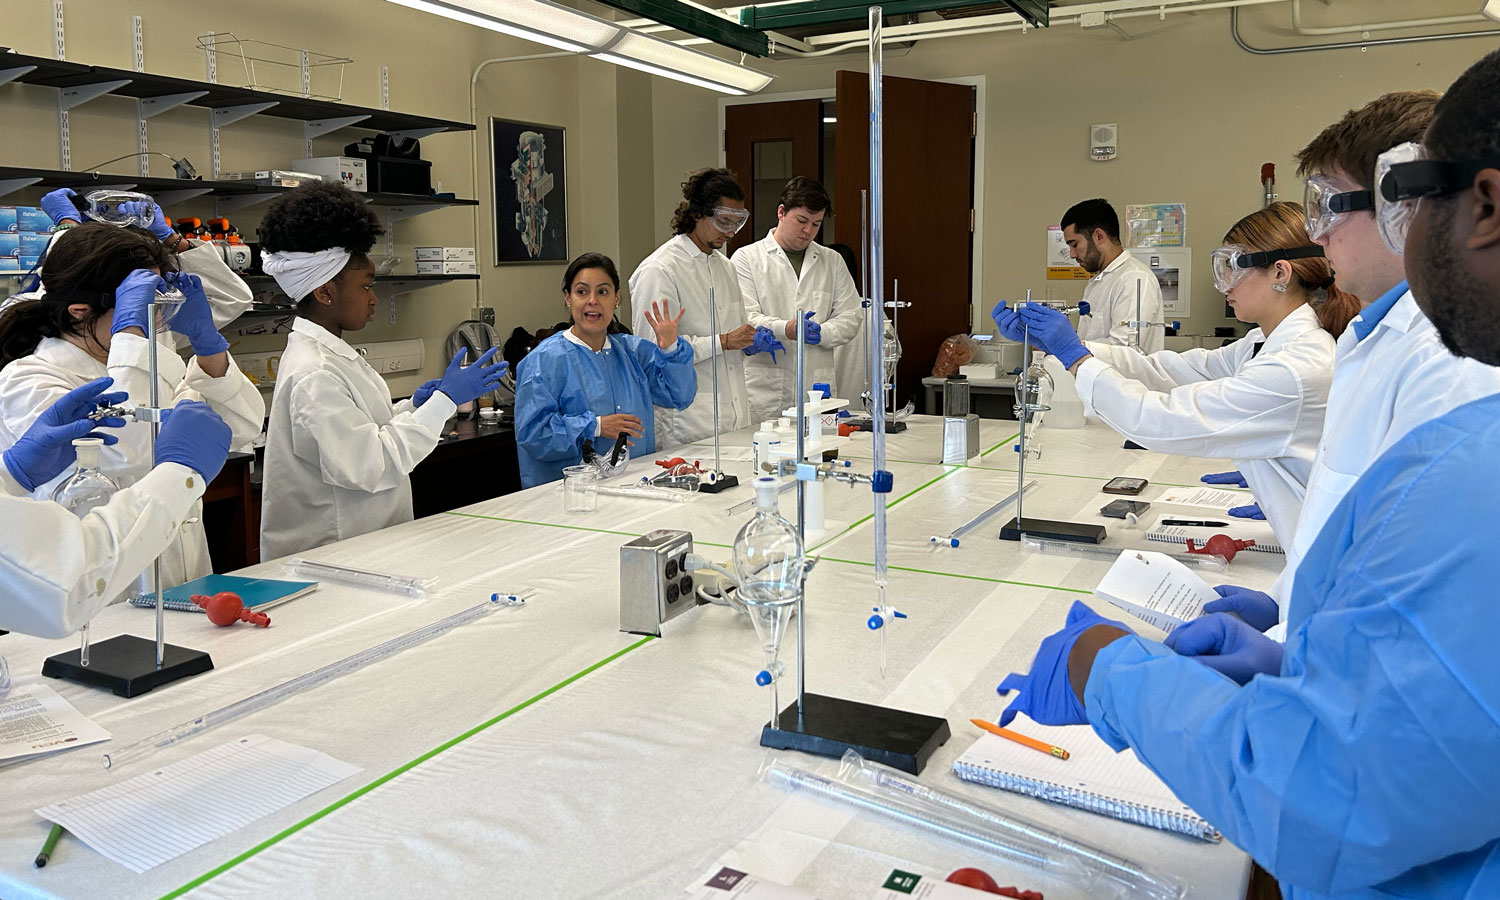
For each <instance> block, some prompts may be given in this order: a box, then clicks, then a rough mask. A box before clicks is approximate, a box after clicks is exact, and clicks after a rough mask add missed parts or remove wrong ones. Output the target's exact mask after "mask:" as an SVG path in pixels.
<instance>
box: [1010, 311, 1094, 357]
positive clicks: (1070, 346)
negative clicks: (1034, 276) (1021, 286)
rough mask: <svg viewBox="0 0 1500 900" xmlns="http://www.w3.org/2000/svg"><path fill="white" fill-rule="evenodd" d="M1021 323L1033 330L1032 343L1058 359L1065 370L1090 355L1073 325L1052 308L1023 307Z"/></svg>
mask: <svg viewBox="0 0 1500 900" xmlns="http://www.w3.org/2000/svg"><path fill="white" fill-rule="evenodd" d="M1021 321H1022V322H1025V323H1026V326H1027V327H1028V328H1030V329H1031V342H1032V343H1033V344H1035V345H1037V346H1038V347H1041V348H1042V349H1043V350H1045V351H1047V352H1048V353H1050V354H1052V355H1053V356H1055V357H1057V361H1058V362H1060V363H1062V364H1063V368H1065V369H1070V368H1072V367H1073V364H1074V363H1076V362H1078V361H1079V360H1080V359H1083V358H1084V357H1085V356H1087V355H1088V353H1089V351H1088V350H1087V349H1086V348H1085V347H1084V346H1083V341H1080V340H1079V339H1078V332H1077V331H1075V330H1073V323H1072V322H1069V321H1068V317H1067V316H1065V315H1063V314H1062V313H1060V312H1058V311H1057V310H1055V309H1053V308H1052V307H1050V306H1043V305H1042V304H1040V303H1028V304H1026V305H1025V306H1023V307H1021Z"/></svg>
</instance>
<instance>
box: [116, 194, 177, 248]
mask: <svg viewBox="0 0 1500 900" xmlns="http://www.w3.org/2000/svg"><path fill="white" fill-rule="evenodd" d="M120 210H121V211H122V212H127V213H129V214H131V215H132V216H140V217H142V218H144V217H145V216H146V215H147V214H148V213H149V214H150V215H151V224H150V225H147V226H146V230H147V231H149V232H151V233H152V234H154V235H156V239H157V240H158V241H165V240H166V239H167V238H169V237H171V236H172V226H171V225H168V224H167V217H166V216H164V215H162V211H161V207H160V206H157V205H156V204H155V203H152V204H151V206H150V209H147V207H146V201H144V200H131V201H130V202H128V203H121V204H120Z"/></svg>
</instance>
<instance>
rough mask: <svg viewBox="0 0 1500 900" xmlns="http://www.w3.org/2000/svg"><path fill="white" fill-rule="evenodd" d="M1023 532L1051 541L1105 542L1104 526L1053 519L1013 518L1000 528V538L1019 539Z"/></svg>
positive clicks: (1007, 539) (1004, 539)
mask: <svg viewBox="0 0 1500 900" xmlns="http://www.w3.org/2000/svg"><path fill="white" fill-rule="evenodd" d="M1022 534H1029V535H1031V536H1032V537H1036V538H1046V539H1047V540H1051V541H1071V542H1073V543H1075V544H1102V543H1104V534H1105V532H1104V526H1103V525H1091V524H1088V523H1086V522H1058V521H1056V520H1053V519H1029V518H1028V519H1022V520H1019V521H1018V520H1016V519H1011V520H1010V521H1009V522H1006V523H1005V525H1004V526H1003V527H1002V528H1001V529H1000V540H1002V541H1019V540H1020V539H1021V535H1022Z"/></svg>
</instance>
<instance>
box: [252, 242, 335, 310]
mask: <svg viewBox="0 0 1500 900" xmlns="http://www.w3.org/2000/svg"><path fill="white" fill-rule="evenodd" d="M349 256H350V254H349V251H348V250H345V249H344V248H343V247H330V248H329V249H327V250H319V251H317V252H316V253H302V252H298V251H287V252H285V253H265V254H262V255H261V258H260V269H261V271H262V272H265V273H266V274H267V275H270V276H271V277H272V278H275V279H276V284H277V285H278V286H280V288H281V290H282V291H284V292H285V293H286V295H287V296H288V297H291V298H292V299H293V300H301V299H302V298H303V297H306V296H307V295H308V294H311V293H312V292H313V291H315V290H317V289H318V288H320V287H322V286H323V285H325V284H327V283H328V282H330V281H332V280H333V279H334V278H336V277H337V276H338V274H339V273H340V272H342V271H344V266H347V265H348V264H349Z"/></svg>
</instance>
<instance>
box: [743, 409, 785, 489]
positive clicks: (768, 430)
mask: <svg viewBox="0 0 1500 900" xmlns="http://www.w3.org/2000/svg"><path fill="white" fill-rule="evenodd" d="M750 446H751V447H752V448H753V449H754V450H755V474H756V475H757V476H760V475H764V474H766V463H768V462H770V461H771V452H772V449H773V448H776V447H780V446H781V436H780V435H778V434H777V433H776V426H775V424H774V423H772V422H771V420H770V419H766V420H765V421H763V422H761V423H760V428H759V429H758V430H757V431H756V432H755V434H753V435H751V436H750Z"/></svg>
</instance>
